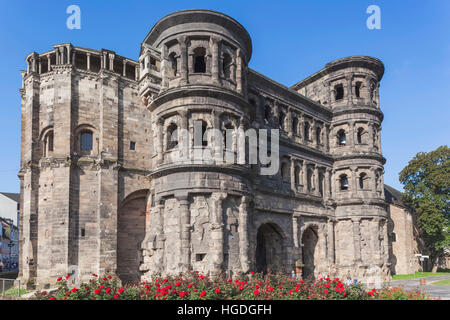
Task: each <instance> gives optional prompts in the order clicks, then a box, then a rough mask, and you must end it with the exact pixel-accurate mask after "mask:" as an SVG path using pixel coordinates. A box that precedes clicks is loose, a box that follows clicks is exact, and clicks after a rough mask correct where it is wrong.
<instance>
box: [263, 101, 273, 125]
mask: <svg viewBox="0 0 450 320" xmlns="http://www.w3.org/2000/svg"><path fill="white" fill-rule="evenodd" d="M271 114H272V108H271V107H270V106H269V105H266V106H265V107H264V120H266V123H269V122H270V115H271Z"/></svg>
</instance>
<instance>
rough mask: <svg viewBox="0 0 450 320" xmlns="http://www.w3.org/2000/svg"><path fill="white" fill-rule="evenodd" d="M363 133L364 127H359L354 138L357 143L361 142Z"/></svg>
mask: <svg viewBox="0 0 450 320" xmlns="http://www.w3.org/2000/svg"><path fill="white" fill-rule="evenodd" d="M363 134H364V128H359V129H358V133H357V136H356V140H357V141H358V144H362V143H363Z"/></svg>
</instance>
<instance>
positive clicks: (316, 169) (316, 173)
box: [314, 165, 320, 196]
mask: <svg viewBox="0 0 450 320" xmlns="http://www.w3.org/2000/svg"><path fill="white" fill-rule="evenodd" d="M319 183H320V181H319V167H318V166H317V165H315V166H314V184H315V186H314V194H315V195H316V196H320V193H319Z"/></svg>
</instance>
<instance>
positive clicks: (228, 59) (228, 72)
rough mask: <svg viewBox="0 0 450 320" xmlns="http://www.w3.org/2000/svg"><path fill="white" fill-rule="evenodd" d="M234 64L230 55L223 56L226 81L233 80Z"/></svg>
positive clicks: (223, 70)
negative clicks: (232, 66) (232, 69)
mask: <svg viewBox="0 0 450 320" xmlns="http://www.w3.org/2000/svg"><path fill="white" fill-rule="evenodd" d="M232 64H233V60H232V59H231V56H230V55H229V54H228V53H224V54H223V60H222V72H223V77H224V78H225V79H230V78H231V65H232Z"/></svg>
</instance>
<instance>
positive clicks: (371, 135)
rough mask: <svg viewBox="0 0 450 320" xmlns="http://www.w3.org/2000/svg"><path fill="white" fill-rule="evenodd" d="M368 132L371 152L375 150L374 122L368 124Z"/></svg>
mask: <svg viewBox="0 0 450 320" xmlns="http://www.w3.org/2000/svg"><path fill="white" fill-rule="evenodd" d="M367 132H368V134H369V137H368V143H367V144H368V146H369V151H373V150H374V145H373V122H372V121H369V122H368V123H367Z"/></svg>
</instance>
